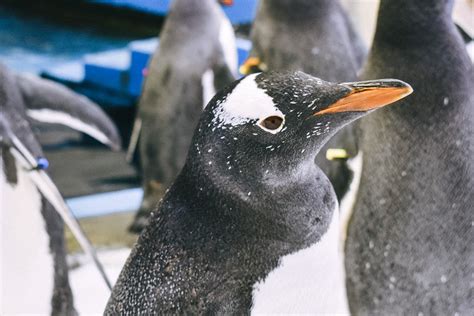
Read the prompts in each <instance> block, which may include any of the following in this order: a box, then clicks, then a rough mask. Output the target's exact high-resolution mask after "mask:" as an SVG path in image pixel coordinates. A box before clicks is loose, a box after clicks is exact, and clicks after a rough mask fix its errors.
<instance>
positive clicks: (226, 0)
mask: <svg viewBox="0 0 474 316" xmlns="http://www.w3.org/2000/svg"><path fill="white" fill-rule="evenodd" d="M219 2H220V4H221V5H223V6H226V7H230V6H232V5H234V0H219Z"/></svg>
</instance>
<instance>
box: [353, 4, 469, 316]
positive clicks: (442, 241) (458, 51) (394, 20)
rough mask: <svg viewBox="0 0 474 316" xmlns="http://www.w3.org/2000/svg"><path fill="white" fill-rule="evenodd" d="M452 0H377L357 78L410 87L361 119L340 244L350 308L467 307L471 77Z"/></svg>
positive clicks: (378, 311)
mask: <svg viewBox="0 0 474 316" xmlns="http://www.w3.org/2000/svg"><path fill="white" fill-rule="evenodd" d="M452 6H453V1H452V0H425V1H411V0H382V1H381V3H380V10H379V15H378V22H377V30H376V34H375V40H374V43H373V46H372V50H371V52H370V56H369V59H368V63H367V65H366V67H365V69H364V71H363V74H362V78H363V79H370V78H377V77H379V76H389V77H390V76H395V77H396V78H400V79H402V80H406V81H408V82H410V83H411V84H412V85H413V88H414V90H415V92H414V93H413V96H411V97H410V98H407V99H406V100H403V101H402V102H400V103H399V104H397V105H394V106H392V107H390V108H387V109H382V110H380V111H378V112H377V113H375V114H374V115H371V116H368V117H367V118H365V119H363V120H362V122H361V124H360V126H361V127H362V139H361V143H360V145H361V150H362V151H363V170H362V175H361V181H360V187H359V193H358V196H357V199H356V204H355V206H354V210H353V214H352V219H351V221H350V225H349V230H348V235H347V240H346V250H345V265H346V272H347V288H348V298H349V303H350V309H351V312H352V313H353V314H354V315H409V314H411V315H417V314H418V315H472V314H473V312H474V292H473V283H472V281H473V273H474V225H473V223H474V217H473V215H474V213H473V210H474V199H473V196H474V160H473V158H472V157H473V156H474V137H473V127H474V90H473V87H474V81H473V68H472V64H471V61H470V60H469V57H468V55H467V53H466V49H465V45H464V43H463V41H462V39H461V36H460V35H459V32H458V31H457V30H456V28H455V26H454V24H453V22H452V20H451V9H452Z"/></svg>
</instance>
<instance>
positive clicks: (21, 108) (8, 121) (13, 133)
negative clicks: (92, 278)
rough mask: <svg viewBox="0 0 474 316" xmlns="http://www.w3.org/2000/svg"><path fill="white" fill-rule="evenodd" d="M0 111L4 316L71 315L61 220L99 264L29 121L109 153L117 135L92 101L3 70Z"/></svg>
mask: <svg viewBox="0 0 474 316" xmlns="http://www.w3.org/2000/svg"><path fill="white" fill-rule="evenodd" d="M0 109H1V111H0V145H1V155H0V181H1V186H0V190H1V196H2V199H1V201H0V205H1V213H2V214H1V216H0V220H1V222H0V227H1V232H0V234H1V238H0V239H1V246H0V254H1V256H0V257H1V273H0V275H1V282H0V286H1V293H2V300H1V301H2V302H1V306H0V313H1V314H2V315H3V314H5V315H11V314H42V315H47V314H52V315H74V314H75V310H74V304H73V297H72V293H71V289H70V286H69V280H68V269H67V265H66V250H65V244H64V236H63V221H62V219H61V217H62V218H63V219H64V220H65V221H66V223H67V224H68V226H69V227H70V228H71V231H72V232H73V233H74V234H75V236H76V237H77V238H78V241H79V243H80V244H81V245H82V246H83V247H84V248H85V250H86V252H88V253H89V254H90V255H91V256H92V257H93V259H94V260H96V257H95V254H94V253H93V249H92V248H91V246H90V244H89V243H88V241H87V239H86V238H85V237H84V235H83V234H82V233H81V231H80V227H79V226H78V224H77V222H76V221H75V219H74V217H73V216H72V214H71V213H70V212H69V210H68V208H67V206H66V204H65V202H64V200H63V199H62V197H61V195H60V193H59V191H58V190H57V188H56V186H55V185H54V184H53V182H52V181H51V179H50V178H49V176H48V175H47V173H46V172H45V169H46V168H47V166H48V163H47V160H46V159H45V158H44V155H43V152H42V150H41V146H40V144H39V142H38V141H37V139H36V136H35V134H34V133H33V130H32V128H31V122H30V119H33V120H38V121H42V122H50V123H58V124H63V125H67V126H70V127H72V128H74V129H76V130H79V131H82V132H85V133H87V134H89V135H91V136H93V137H95V138H97V139H98V140H99V141H102V142H103V143H104V144H108V145H109V146H111V147H112V148H119V147H120V139H119V137H118V133H117V131H116V129H115V127H114V125H113V124H112V122H111V121H110V120H109V119H108V118H107V116H106V115H105V114H104V113H103V112H102V111H101V110H100V109H99V108H98V107H97V106H96V105H95V104H92V103H91V102H90V101H88V100H87V99H85V98H83V97H80V96H78V95H76V94H75V93H73V92H71V91H69V90H68V89H66V88H64V87H62V86H60V85H58V84H55V83H52V82H49V81H46V80H43V79H39V78H35V77H32V76H31V77H30V76H25V75H17V74H14V73H12V72H10V71H8V70H7V69H6V68H5V67H4V66H2V65H0ZM98 266H99V270H100V272H101V273H103V270H101V267H100V265H98Z"/></svg>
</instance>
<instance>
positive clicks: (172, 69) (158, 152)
mask: <svg viewBox="0 0 474 316" xmlns="http://www.w3.org/2000/svg"><path fill="white" fill-rule="evenodd" d="M220 2H221V3H222V4H225V5H230V4H232V2H231V1H228V0H227V1H223V0H222V1H220ZM148 73H149V75H148V77H147V79H146V82H145V85H144V89H143V94H142V97H141V99H140V102H139V105H138V114H137V118H136V120H135V124H134V131H133V134H134V135H133V136H132V139H133V138H137V134H138V133H141V134H140V139H139V144H138V146H139V149H140V164H141V168H142V176H143V190H144V197H143V201H142V203H141V206H140V209H139V211H138V213H137V215H136V217H135V219H134V222H133V223H132V225H131V226H130V230H131V231H132V232H137V233H138V232H140V231H141V230H142V228H143V227H144V226H145V225H146V223H147V220H148V217H149V214H150V212H151V210H152V209H153V208H154V207H155V205H156V204H157V203H158V201H159V200H160V199H161V197H162V196H163V194H164V192H165V190H166V189H167V188H168V186H169V185H170V184H171V182H172V181H173V180H174V178H175V176H176V175H177V174H178V172H179V171H180V170H181V168H182V167H183V165H184V161H185V159H186V154H187V151H188V147H189V145H190V143H191V138H192V135H193V132H194V128H195V126H196V124H197V122H198V120H199V116H200V114H201V112H202V109H203V107H204V106H205V105H206V104H207V103H208V102H209V100H210V99H211V98H212V97H213V96H214V94H215V92H216V90H219V89H221V88H222V87H224V86H225V85H227V84H229V83H230V82H232V81H233V80H234V79H235V77H236V75H237V49H236V46H235V36H234V31H233V29H232V25H231V24H230V22H229V20H228V19H227V17H226V16H225V14H224V12H223V11H222V9H221V8H220V6H219V3H218V1H216V0H175V1H174V2H173V4H172V7H171V10H170V13H169V15H168V18H167V20H166V22H165V25H164V27H163V31H162V32H161V36H160V46H159V48H158V49H157V51H156V52H155V54H154V56H153V58H152V60H151V62H150V65H149V72H148ZM129 152H133V149H130V148H129Z"/></svg>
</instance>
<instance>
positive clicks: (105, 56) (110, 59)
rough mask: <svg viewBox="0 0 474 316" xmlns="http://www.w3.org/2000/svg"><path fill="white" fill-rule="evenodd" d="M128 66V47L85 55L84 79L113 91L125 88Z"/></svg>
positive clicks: (126, 87)
mask: <svg viewBox="0 0 474 316" xmlns="http://www.w3.org/2000/svg"><path fill="white" fill-rule="evenodd" d="M129 68H130V52H129V51H128V49H121V50H112V51H107V52H103V53H98V54H91V55H86V57H85V58H84V81H85V82H88V83H93V84H95V85H97V86H100V87H104V88H107V89H111V90H114V91H123V90H127V89H128V81H129V80H128V70H129Z"/></svg>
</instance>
